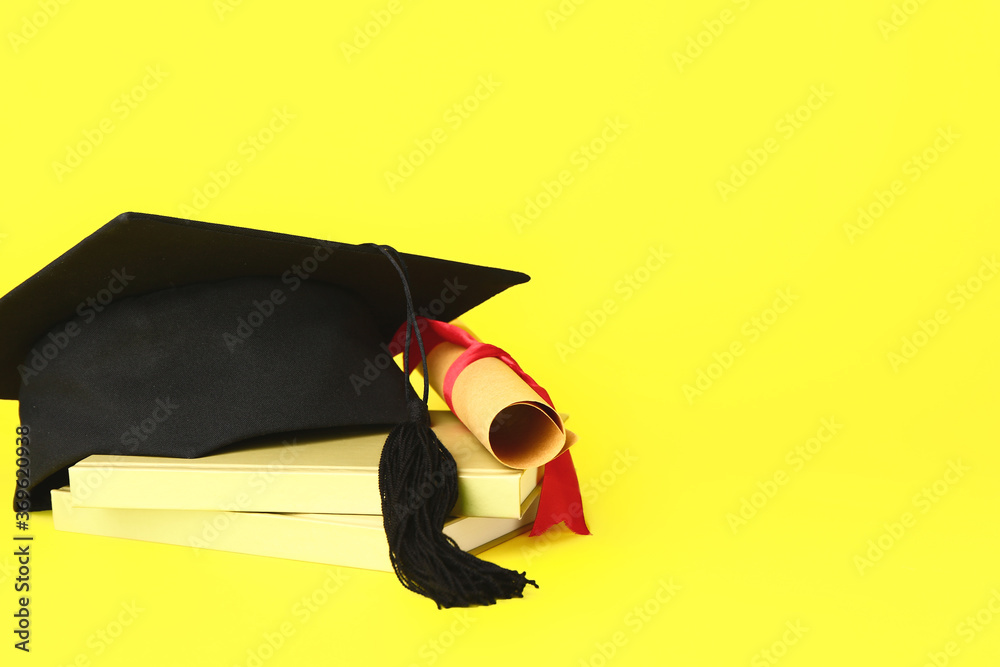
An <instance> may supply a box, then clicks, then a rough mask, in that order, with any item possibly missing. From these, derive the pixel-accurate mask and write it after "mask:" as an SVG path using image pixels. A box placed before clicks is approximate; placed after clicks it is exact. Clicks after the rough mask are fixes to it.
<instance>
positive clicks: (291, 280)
mask: <svg viewBox="0 0 1000 667" xmlns="http://www.w3.org/2000/svg"><path fill="white" fill-rule="evenodd" d="M527 280H528V276H526V275H525V274H523V273H518V272H515V271H506V270H502V269H495V268H488V267H483V266H476V265H472V264H465V263H461V262H453V261H447V260H442V259H435V258H430V257H424V256H420V255H409V254H403V253H397V252H396V251H395V250H393V249H392V248H391V247H388V246H378V245H374V244H367V245H349V244H343V243H333V242H328V241H321V240H317V239H310V238H304V237H299V236H291V235H287V234H278V233H273V232H266V231H260V230H253V229H245V228H240V227H231V226H225V225H216V224H209V223H204V222H196V221H192V220H183V219H178V218H170V217H164V216H157V215H148V214H141V213H124V214H122V215H120V216H118V217H116V218H115V219H114V220H112V221H111V222H109V223H107V224H106V225H104V226H103V227H101V228H100V229H99V230H98V231H96V232H95V233H94V234H92V235H91V236H89V237H88V238H86V239H84V240H83V241H82V242H80V243H79V244H78V245H76V246H75V247H73V248H72V249H70V250H69V251H67V252H66V253H64V254H63V255H62V256H61V257H59V258H58V259H56V260H55V261H53V262H52V263H50V264H49V265H48V266H46V267H45V268H43V269H42V270H41V271H39V272H38V273H36V274H35V275H34V276H32V277H30V278H29V279H27V280H26V281H25V282H24V283H22V284H21V285H19V286H18V287H16V288H14V289H13V290H12V291H11V292H10V293H9V294H7V295H6V296H4V297H3V298H2V299H0V329H2V330H3V331H4V339H3V343H2V344H0V398H4V399H16V400H19V401H20V417H21V423H22V425H24V426H27V427H29V428H30V443H31V446H30V471H31V472H30V480H29V485H28V487H27V488H26V489H24V488H20V487H19V488H18V489H17V490H16V495H15V506H17V507H19V508H24V507H25V506H26V505H27V508H28V509H30V510H43V509H48V508H49V507H50V506H51V505H50V496H49V492H50V491H51V490H52V489H54V488H58V487H61V486H63V485H65V484H67V483H68V472H67V471H68V468H69V466H71V465H73V464H75V463H76V462H78V461H79V460H81V459H83V458H85V457H87V456H89V455H91V454H105V455H113V454H130V455H147V456H174V457H185V458H190V457H196V456H203V455H205V454H208V453H209V452H212V451H213V450H216V449H219V448H221V447H224V446H227V445H231V444H233V443H236V442H240V441H242V440H247V439H250V438H255V437H258V436H262V435H270V434H279V433H287V432H293V431H302V430H306V429H320V428H331V427H340V426H363V425H384V424H394V425H395V426H394V428H393V430H392V431H391V432H390V434H389V437H388V439H387V441H386V444H385V446H384V448H383V452H382V458H381V461H380V465H379V487H380V492H381V495H382V510H383V517H384V523H385V528H386V535H387V540H388V544H389V550H390V556H391V559H392V562H393V567H394V568H395V570H396V574H397V576H398V577H399V579H400V581H401V582H402V583H403V584H404V586H406V587H407V588H410V589H411V590H414V591H416V592H419V593H421V594H423V595H426V596H428V597H430V598H432V599H434V600H435V601H436V602H437V603H438V606H439V607H453V606H469V605H473V604H492V603H493V602H495V601H496V600H497V599H502V598H509V597H520V596H521V594H522V591H523V588H524V586H525V585H526V584H528V583H531V584H534V582H532V581H530V580H528V579H527V578H526V577H525V576H524V574H523V573H518V572H514V571H511V570H506V569H504V568H501V567H499V566H497V565H494V564H492V563H488V562H485V561H481V560H479V559H477V558H476V557H474V556H471V555H470V554H467V553H465V552H463V551H461V549H459V548H458V546H457V545H456V544H455V543H454V542H453V541H451V540H450V538H448V537H446V536H445V535H444V534H443V533H442V532H441V529H442V527H443V525H444V521H445V519H446V518H447V516H448V513H449V511H450V510H451V508H452V507H453V506H454V504H455V502H456V499H457V469H456V466H455V461H454V459H453V458H452V457H451V455H450V454H449V453H448V451H447V450H446V449H445V448H444V447H443V446H442V445H441V443H440V442H439V441H438V440H437V438H436V436H434V433H433V431H431V430H430V426H429V419H428V413H427V398H428V387H427V382H426V377H427V374H426V372H425V373H424V377H425V382H424V391H423V396H422V397H419V396H417V395H416V394H415V392H414V391H413V389H412V387H411V385H410V383H409V381H408V379H407V378H408V375H409V373H408V371H409V369H408V368H407V369H406V373H405V374H404V373H403V372H401V371H400V370H399V368H398V367H397V366H396V365H395V363H392V362H391V357H392V356H394V353H395V352H398V350H392V349H391V348H390V347H388V345H387V343H388V342H389V341H390V340H391V339H392V337H393V335H394V334H395V332H396V331H397V330H398V329H400V327H402V326H403V325H404V323H405V324H406V341H405V349H410V344H411V339H414V340H415V341H416V343H417V346H418V347H419V348H420V349H421V351H422V350H423V346H422V342H421V337H420V332H419V330H418V328H417V325H416V318H417V316H418V315H423V316H426V317H432V318H434V319H439V320H443V321H448V320H451V319H454V318H456V317H458V316H460V315H461V314H462V313H464V312H466V311H468V310H469V309H470V308H473V307H475V306H476V305H478V304H480V303H482V302H484V301H486V300H487V299H489V298H490V297H492V296H494V295H496V294H498V293H499V292H502V291H503V290H505V289H507V288H508V287H510V286H512V285H516V284H520V283H523V282H526V281H527ZM387 356H388V357H389V358H390V359H389V360H388V363H386V361H387V360H386V357H387ZM404 356H408V355H404ZM404 364H408V360H405V361H404ZM424 364H425V365H426V360H424ZM428 488H430V489H432V490H433V493H431V494H430V496H429V497H426V498H424V497H425V496H427V493H426V489H428ZM418 489H419V492H418ZM414 497H421V498H424V500H425V502H421V503H419V504H416V505H415V504H414V503H413V502H412V498H414Z"/></svg>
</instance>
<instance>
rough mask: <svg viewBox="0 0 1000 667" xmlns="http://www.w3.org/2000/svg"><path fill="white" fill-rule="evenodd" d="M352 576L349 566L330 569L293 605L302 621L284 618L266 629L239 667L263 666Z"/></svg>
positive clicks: (293, 613)
mask: <svg viewBox="0 0 1000 667" xmlns="http://www.w3.org/2000/svg"><path fill="white" fill-rule="evenodd" d="M350 579H351V575H350V573H349V572H348V571H347V570H343V569H341V568H339V567H338V568H330V569H329V570H327V573H326V576H325V577H324V578H323V581H322V583H320V584H319V585H318V586H317V587H316V588H314V589H313V591H312V592H311V593H308V594H306V595H303V596H302V597H301V598H300V599H299V600H297V601H296V602H295V603H294V604H293V605H292V609H291V613H292V616H293V617H294V618H295V620H297V621H298V625H296V624H295V623H293V622H292V621H283V622H282V623H279V624H278V626H277V627H276V628H275V629H274V630H269V631H266V632H264V633H262V634H261V635H260V638H259V639H256V640H254V641H253V645H252V646H250V647H249V648H247V649H246V655H245V658H243V660H242V662H241V663H239V665H237V667H261V666H262V665H263V664H264V663H266V662H267V661H268V660H270V659H271V658H273V657H274V656H275V654H277V653H278V651H280V650H281V649H282V648H283V647H284V646H285V645H286V644H287V643H288V642H289V640H291V639H292V637H294V636H295V634H296V632H297V631H298V630H299V629H301V628H302V627H303V626H305V625H306V624H307V623H308V622H309V621H310V619H312V618H313V616H315V615H316V614H318V613H319V612H320V611H322V609H323V608H324V607H325V606H326V605H328V604H329V603H330V601H331V600H332V599H334V596H336V595H337V594H338V593H339V592H340V590H341V589H342V588H343V587H344V584H345V583H347V582H348V581H349V580H350Z"/></svg>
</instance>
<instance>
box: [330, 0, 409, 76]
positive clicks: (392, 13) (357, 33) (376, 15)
mask: <svg viewBox="0 0 1000 667" xmlns="http://www.w3.org/2000/svg"><path fill="white" fill-rule="evenodd" d="M404 8H405V7H404V6H403V3H402V1H401V0H389V2H388V4H386V6H385V7H384V8H379V9H373V10H371V11H369V12H368V14H369V16H371V20H369V21H366V22H365V23H364V24H358V25H356V26H354V37H353V38H352V39H351V41H350V42H345V41H341V42H340V52H341V53H343V54H344V59H345V60H347V62H348V63H350V62H351V59H352V58H354V57H355V56H359V55H361V52H362V51H364V50H365V49H366V48H368V45H369V44H371V43H372V40H373V39H375V38H376V37H378V36H379V35H381V34H382V31H383V30H385V29H386V28H387V27H389V24H390V23H392V20H393V19H394V18H395V17H396V16H398V15H399V14H401V13H402V11H403V9H404Z"/></svg>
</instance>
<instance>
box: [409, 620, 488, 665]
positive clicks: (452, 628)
mask: <svg viewBox="0 0 1000 667" xmlns="http://www.w3.org/2000/svg"><path fill="white" fill-rule="evenodd" d="M453 615H454V616H455V620H453V621H452V622H451V623H450V624H449V625H448V627H447V628H445V629H444V630H442V631H441V632H439V633H438V634H437V636H435V637H432V638H431V639H428V640H427V641H426V642H424V643H423V644H421V645H420V648H418V649H417V657H418V658H420V660H421V661H420V662H419V663H417V662H411V663H410V667H420V665H427V666H428V667H429V666H430V665H433V664H434V663H436V662H437V661H438V660H440V659H441V656H443V655H444V654H445V653H447V651H448V649H450V648H451V647H452V646H454V645H455V643H456V642H457V641H458V640H459V638H461V637H462V636H464V635H465V633H466V632H468V631H469V628H471V627H472V624H473V623H475V622H476V621H477V620H479V619H477V618H476V617H475V616H473V615H472V614H470V613H469V610H468V609H459V610H455V611H454V612H453Z"/></svg>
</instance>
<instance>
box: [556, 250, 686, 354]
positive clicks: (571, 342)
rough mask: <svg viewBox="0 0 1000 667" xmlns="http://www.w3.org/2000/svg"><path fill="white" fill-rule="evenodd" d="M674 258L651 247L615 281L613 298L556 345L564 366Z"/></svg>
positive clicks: (571, 329)
mask: <svg viewBox="0 0 1000 667" xmlns="http://www.w3.org/2000/svg"><path fill="white" fill-rule="evenodd" d="M672 256H673V255H671V254H670V253H669V252H666V251H664V250H663V246H662V245H661V246H659V247H658V248H657V247H653V246H650V247H649V250H648V252H647V254H646V258H645V260H644V261H643V262H642V263H641V264H639V266H637V267H636V268H634V269H632V270H631V271H628V272H627V273H625V275H623V276H622V277H621V278H620V279H619V280H618V281H616V282H615V284H614V286H613V288H612V290H613V292H614V296H610V297H608V298H606V299H604V301H602V302H601V305H600V306H599V307H598V308H597V309H596V310H587V312H586V313H585V317H584V319H583V321H581V322H580V323H578V324H574V325H572V326H570V328H569V337H568V338H567V339H566V341H565V342H563V341H557V342H556V353H557V354H558V355H559V360H560V361H561V362H563V363H566V361H567V360H568V359H569V358H570V357H572V356H573V355H574V354H576V353H577V352H579V351H580V348H582V347H583V346H584V345H586V344H587V341H588V340H590V339H591V338H593V337H594V336H596V335H597V332H598V331H600V330H601V329H602V328H603V327H604V325H606V324H607V323H608V319H609V318H610V317H611V316H612V315H614V314H615V313H617V312H618V310H619V308H620V307H621V306H622V305H623V304H625V303H627V302H628V301H630V300H631V299H632V297H634V296H635V295H636V294H637V293H638V292H639V290H641V289H642V288H643V287H645V286H646V285H647V284H649V281H650V280H651V279H652V277H653V275H654V274H656V272H657V271H659V270H660V269H662V268H663V267H664V266H666V264H667V260H668V259H670V258H671V257H672Z"/></svg>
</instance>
